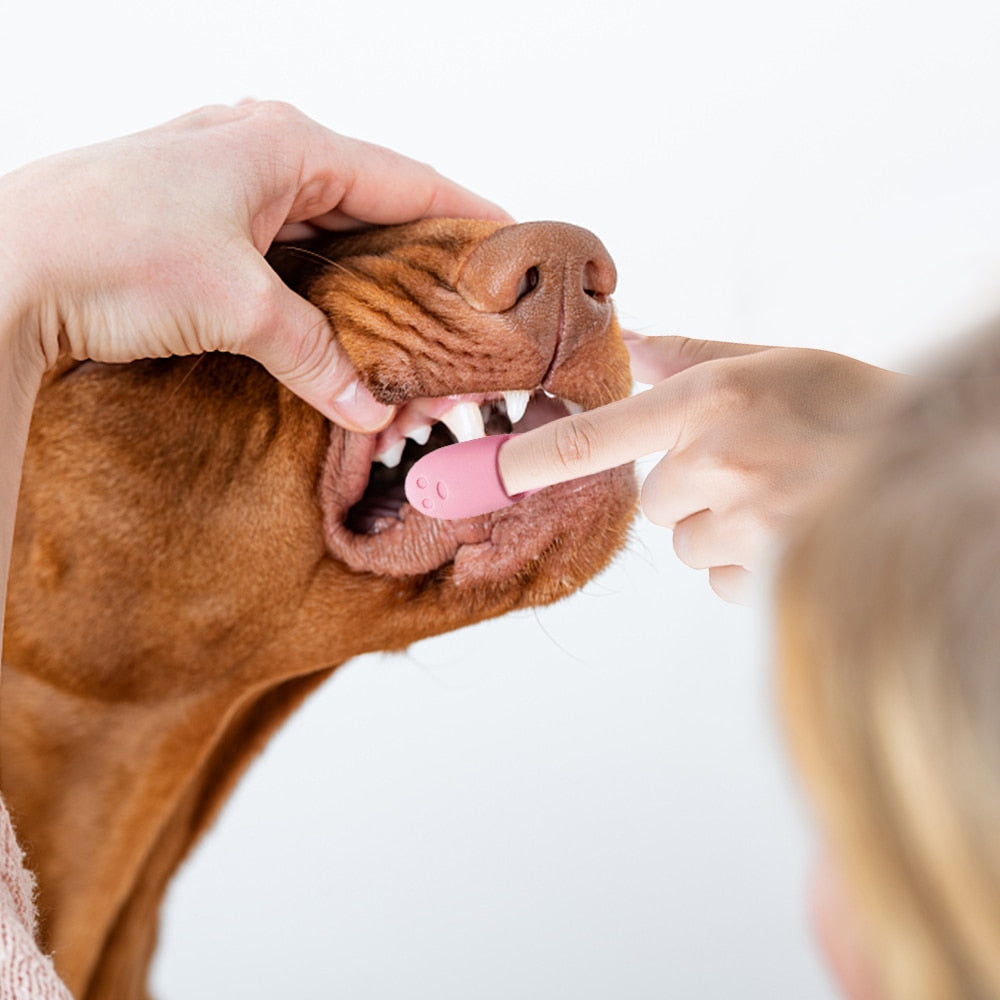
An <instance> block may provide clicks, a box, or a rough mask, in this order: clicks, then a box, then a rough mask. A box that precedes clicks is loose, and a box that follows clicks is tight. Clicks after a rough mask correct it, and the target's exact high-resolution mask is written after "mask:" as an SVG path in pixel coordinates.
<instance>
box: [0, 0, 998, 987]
mask: <svg viewBox="0 0 1000 1000" xmlns="http://www.w3.org/2000/svg"><path fill="white" fill-rule="evenodd" d="M2 32H3V50H4V53H3V59H2V60H0V84H2V86H0V93H2V94H3V95H4V97H3V100H2V107H0V170H7V169H11V168H13V167H15V166H17V165H19V164H21V163H23V162H26V161H28V160H31V159H34V158H36V157H38V156H41V155H43V154H45V153H48V152H52V151H56V150H58V149H62V148H66V147H69V146H73V145H79V144H82V143H86V142H91V141H94V140H97V139H100V138H104V137H109V136H113V135H117V134H120V133H123V132H127V131H132V130H135V129H139V128H142V127H145V126H147V125H151V124H154V123H157V122H159V121H161V120H163V119H165V118H168V117H172V116H174V115H176V114H179V113H182V112H184V111H186V110H189V109H191V108H193V107H195V106H197V105H200V104H203V103H208V102H213V101H222V102H232V101H235V100H238V99H239V98H242V97H244V96H248V95H252V96H256V97H279V98H283V99H286V100H290V101H292V102H294V103H296V104H298V105H299V106H300V107H302V108H303V109H304V110H305V111H307V112H308V113H310V114H311V115H313V116H314V117H316V118H318V119H320V120H321V121H323V122H325V123H326V124H328V125H330V126H331V127H332V128H334V129H336V130H338V131H341V132H344V133H347V134H350V135H356V136H360V137H363V138H367V139H370V140H373V141H377V142H380V143H383V144H385V145H388V146H391V147H394V148H397V149H399V150H401V151H403V152H406V153H409V154H410V155H413V156H415V157H417V158H420V159H424V160H427V161H430V162H432V163H433V164H434V165H435V166H437V167H438V168H439V169H440V170H442V172H444V173H446V174H449V175H451V176H453V177H455V178H456V179H458V180H460V181H462V182H463V183H465V184H466V185H468V186H469V187H472V188H474V189H475V190H478V191H480V192H482V193H483V194H486V195H488V196H490V197H492V198H494V199H495V200H497V201H499V202H500V203H501V204H503V205H504V206H505V207H506V208H507V209H508V210H510V211H511V212H512V213H514V214H515V215H516V216H517V217H518V218H520V219H524V220H527V219H536V218H555V219H563V220H567V221H571V222H575V223H578V224H582V225H586V226H589V227H590V228H592V229H593V230H594V231H596V232H597V233H598V234H599V235H600V236H601V237H602V239H603V240H604V241H605V243H606V244H607V246H608V247H609V249H610V250H611V252H612V254H613V255H614V257H615V259H616V261H617V263H618V267H619V271H620V286H619V292H618V295H617V301H618V304H619V308H620V312H621V315H622V318H623V320H624V322H625V323H626V324H627V325H630V326H632V327H633V328H635V329H639V330H642V331H644V332H647V333H668V332H672V333H683V334H687V335H689V336H694V337H706V338H714V339H731V340H748V341H754V342H768V343H781V344H796V345H812V346H820V347H827V348H832V349H836V350H840V351H843V352H845V353H849V354H854V355H856V356H859V357H862V358H864V359H866V360H868V361H872V362H876V363H880V364H887V365H901V366H902V365H906V364H908V363H909V362H910V361H911V359H912V358H914V357H916V356H917V355H919V353H920V352H921V351H923V350H925V349H926V348H927V346H928V345H931V344H935V343H940V342H943V341H945V340H947V339H948V338H949V337H951V336H953V335H954V334H955V333H957V332H959V331H961V330H964V329H965V328H966V327H967V326H968V325H970V324H971V323H973V322H975V321H977V320H979V319H981V318H983V317H986V316H988V315H990V314H991V313H992V312H993V310H994V308H995V307H996V306H997V304H998V303H1000V287H998V281H997V278H998V275H1000V60H998V58H997V51H998V42H1000V6H998V5H997V4H996V3H995V2H993V0H981V2H978V3H967V2H963V0H947V2H940V3H927V2H921V0H909V2H899V3H888V2H880V0H867V2H864V3H861V2H855V0H837V2H836V3H832V2H830V3H822V4H820V3H811V2H808V0H787V2H779V0H763V2H755V3H749V2H744V0H716V2H704V0H703V2H696V3H694V2H690V0H686V2H683V3H680V2H674V0H671V2H652V0H650V2H647V3H642V2H637V0H620V2H618V3H614V4H597V3H593V2H580V0H577V2H570V0H556V2H547V0H533V2H523V0H513V2H508V3H503V4H501V3H486V4H474V3H471V2H469V0H452V2H449V0H381V2H371V0H353V2H351V3H343V2H338V0H327V2H325V3H320V2H317V0H303V2H294V0H290V2H284V3H280V4H279V3H274V4H266V3H261V2H254V0H241V2H239V3H236V2H232V3H213V2H211V0H170V2H165V0H143V2H142V3H131V4H125V3H120V4H115V3H113V2H112V0H90V2H88V3H75V4H69V3H64V4H52V3H45V2H35V3H19V4H17V5H14V4H8V5H7V7H6V9H5V11H4V17H3V29H2ZM52 196H53V197H54V198H57V197H58V192H53V193H52ZM53 235H54V238H58V234H53ZM774 723H775V720H774V713H773V707H772V702H771V690H770V680H769V668H768V651H767V626H766V616H765V615H764V614H763V613H761V612H750V611H747V610H744V609H738V608H733V607H729V606H726V605H724V604H722V603H721V602H720V601H719V600H718V599H716V598H715V597H714V596H713V595H712V594H711V592H710V590H709V589H708V586H707V583H706V581H705V579H704V576H703V575H701V574H696V573H694V572H693V571H690V570H687V569H685V568H684V567H682V566H680V565H679V564H678V563H677V562H676V560H675V558H674V556H673V553H672V549H671V542H670V536H669V533H667V532H665V531H661V530H657V529H653V528H651V527H650V526H649V525H646V524H643V525H640V526H639V528H638V529H637V531H636V533H635V536H634V539H633V541H632V543H631V545H630V547H629V551H628V552H627V553H626V554H624V555H623V556H622V558H621V559H620V560H619V562H618V563H617V564H616V565H615V566H614V568H613V569H611V570H610V571H609V572H608V573H607V574H606V575H605V576H604V577H602V578H601V579H599V580H597V581H595V582H593V583H592V584H590V585H589V586H587V587H586V588H585V590H584V591H583V592H582V593H580V594H578V595H576V596H575V597H574V598H572V599H571V600H568V601H566V602H564V603H563V604H561V605H559V606H557V607H555V608H551V609H547V610H543V611H539V612H537V613H535V612H529V613H523V614H520V615H515V616H512V617H509V618H507V619H505V620H503V621H499V622H494V623H489V624H486V625H484V626H481V627H477V628H474V629H470V630H467V631H465V632H461V633H458V634H455V635H452V636H447V637H443V638H441V639H439V640H433V641H428V642H424V643H421V644H419V645H418V646H416V647H414V648H413V649H412V651H411V652H410V653H409V654H408V655H406V656H395V657H380V656H372V657H368V658H364V659H362V660H359V661H356V662H354V663H352V664H350V665H349V666H347V667H346V668H344V669H343V670H342V671H340V672H339V674H338V675H336V676H335V678H334V679H333V681H332V682H331V683H330V684H329V685H327V687H326V688H325V689H324V690H323V691H322V692H321V693H320V694H319V695H318V696H316V697H315V698H314V699H313V700H312V701H311V703H309V705H308V706H307V708H306V709H305V710H304V711H303V712H302V713H301V714H300V715H299V716H298V717H297V718H296V719H295V720H294V721H293V722H292V724H290V725H289V726H288V728H287V729H286V730H285V731H284V732H283V733H282V734H281V736H280V738H279V739H277V740H276V741H275V742H274V744H273V745H272V746H271V747H270V749H269V750H268V751H267V753H266V754H265V756H264V757H263V759H262V760H261V761H260V763H259V764H258V765H257V766H256V767H255V769H254V771H253V772H252V774H251V775H250V777H249V778H248V780H247V781H245V782H244V784H243V785H242V787H241V788H240V790H239V792H238V794H237V795H236V797H235V798H234V800H233V801H232V803H231V805H230V807H229V808H228V810H227V811H226V813H225V815H224V816H223V819H222V821H221V822H220V824H219V826H218V828H217V829H216V831H215V832H214V834H213V835H212V836H211V837H210V838H209V839H208V840H207V842H205V844H204V845H203V847H202V848H201V849H200V850H199V852H198V853H197V855H196V856H195V857H194V858H193V860H192V861H191V862H190V864H189V865H188V866H187V867H186V868H185V870H184V872H183V874H182V876H181V878H180V879H179V880H178V882H177V883H176V885H175V889H174V891H173V893H172V895H171V897H170V900H169V906H168V909H167V917H166V920H165V926H164V934H163V946H162V948H161V952H160V957H159V960H158V963H157V966H156V971H155V988H156V993H157V995H158V996H159V997H161V998H162V1000H182V998H183V1000H195V998H206V1000H208V998H213V1000H215V998H220V997H237V996H238V997H241V998H244V1000H253V998H265V997H266V998H273V997H296V998H297V1000H311V998H321V997H322V998H332V997H343V998H351V1000H389V998H397V997H406V998H408V1000H417V998H419V1000H423V998H426V1000H460V998H461V1000H465V998H479V1000H494V998H496V1000H501V998H503V1000H529V998H539V1000H541V998H545V1000H557V998H573V1000H597V998H611V997H614V998H617V1000H646V998H654V997H657V998H660V997H665V998H685V1000H686V998H695V1000H701V998H713V1000H714V998H719V1000H729V998H734V997H740V998H754V1000H756V998H759V1000H775V998H796V1000H824V998H825V1000H829V998H830V997H832V995H833V994H832V991H831V987H830V986H829V984H828V982H827V979H826V976H825V973H824V972H823V971H822V966H821V964H820V962H819V960H818V958H817V957H816V955H815V953H814V951H813V948H812V945H811V943H810V938H809V935H808V932H807V930H806V928H805V925H804V918H803V907H802V890H803V881H804V876H805V871H806V867H807V863H808V858H809V854H810V850H811V846H810V845H811V834H810V830H809V825H808V818H807V815H806V810H805V809H804V808H803V806H802V804H801V802H800V799H799V795H798V792H797V790H796V787H795V783H794V780H793V779H792V777H791V776H790V774H789V773H788V770H787V768H786V765H785V763H784V759H783V757H782V754H781V749H780V745H779V740H778V737H777V735H776V727H775V724H774Z"/></svg>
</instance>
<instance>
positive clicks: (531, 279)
mask: <svg viewBox="0 0 1000 1000" xmlns="http://www.w3.org/2000/svg"><path fill="white" fill-rule="evenodd" d="M538 281H539V274H538V268H537V267H534V266H532V267H529V268H528V270H527V271H525V272H524V274H522V275H521V280H520V281H519V282H518V283H517V293H516V294H517V298H516V301H517V302H520V301H521V299H523V298H524V297H525V295H527V294H528V292H530V291H532V290H533V289H535V288H537V287H538Z"/></svg>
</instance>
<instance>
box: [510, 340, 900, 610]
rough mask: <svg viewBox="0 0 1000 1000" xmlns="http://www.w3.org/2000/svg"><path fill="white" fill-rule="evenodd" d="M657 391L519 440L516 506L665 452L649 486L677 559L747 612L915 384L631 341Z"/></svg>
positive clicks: (825, 366) (853, 368) (687, 343)
mask: <svg viewBox="0 0 1000 1000" xmlns="http://www.w3.org/2000/svg"><path fill="white" fill-rule="evenodd" d="M626 340H627V343H628V347H629V353H630V355H631V358H632V366H633V372H634V374H635V375H636V377H637V378H638V379H639V380H641V381H643V382H649V383H653V386H652V388H651V389H648V390H647V391H645V392H641V393H639V394H638V395H636V396H632V397H630V398H628V399H623V400H620V401H618V402H616V403H612V404H610V405H608V406H603V407H600V408H598V409H595V410H589V411H587V412H585V413H580V414H577V415H575V416H572V417H567V418H564V419H562V420H557V421H554V422H552V423H550V424H546V425H544V426H543V427H539V428H537V429H535V430H533V431H529V432H528V433H525V434H522V435H520V436H519V437H514V438H511V439H510V440H509V441H508V442H507V443H506V444H505V445H504V447H503V448H502V449H501V450H500V453H499V459H498V464H499V471H500V476H501V478H502V480H503V483H504V485H505V488H506V490H507V492H508V493H509V494H510V495H514V494H517V493H521V492H523V491H525V490H530V489H538V488H541V487H544V486H548V485H552V484H553V483H557V482H563V481H565V480H568V479H574V478H578V477H580V476H584V475H588V474H590V473H594V472H598V471H601V470H603V469H609V468H613V467H615V466H617V465H622V464H624V463H625V462H628V461H631V460H633V459H636V458H640V457H642V456H645V455H651V454H654V453H657V452H661V451H666V452H667V454H666V455H665V456H664V457H663V458H661V459H660V460H659V462H657V464H656V465H655V466H654V468H653V469H652V470H651V471H650V473H649V474H648V476H647V477H646V479H645V482H644V483H643V486H642V494H641V503H642V509H643V511H644V512H645V514H646V516H647V517H648V518H649V519H650V520H651V521H652V522H653V523H655V524H659V525H663V526H664V527H667V528H672V529H673V544H674V549H675V551H676V552H677V555H678V556H679V558H680V559H681V560H682V561H683V562H684V563H686V564H687V565H689V566H691V567H693V568H695V569H707V570H708V571H709V580H710V583H711V586H712V589H713V590H714V591H715V592H716V593H717V594H718V595H719V596H720V597H722V598H724V599H725V600H729V601H734V602H740V603H744V602H746V601H748V600H749V598H750V596H751V594H752V586H751V575H752V574H753V573H754V572H757V571H759V570H761V569H762V568H764V567H765V566H766V565H767V562H768V558H769V557H768V553H769V551H770V547H771V544H772V542H773V540H774V539H775V537H776V536H779V535H780V534H781V533H782V532H783V531H784V530H785V529H786V527H787V526H788V525H789V523H790V522H791V521H792V519H793V518H794V517H795V516H796V515H797V514H798V512H799V511H801V510H802V509H803V507H804V506H805V505H806V504H807V503H808V502H809V501H810V500H811V498H812V497H814V496H815V495H816V494H817V493H819V492H820V490H821V489H822V487H823V485H824V484H825V483H826V482H827V481H829V480H830V479H831V478H832V477H833V476H834V475H835V474H836V473H837V471H838V470H839V469H840V468H841V467H842V465H843V464H844V462H845V460H847V459H848V458H849V456H850V454H851V453H852V451H853V450H854V449H856V448H857V447H858V445H859V443H860V441H861V440H862V439H863V438H864V436H865V434H866V433H867V432H868V431H870V430H871V429H873V428H874V426H875V425H876V424H877V423H878V422H879V421H880V420H881V419H882V418H883V416H884V415H886V414H887V413H888V412H889V411H890V409H891V408H892V407H893V406H894V405H895V404H896V403H897V401H898V399H899V397H900V395H901V393H902V391H903V388H904V386H905V385H906V384H907V383H908V381H909V379H908V377H907V376H904V375H899V374H897V373H893V372H888V371H885V370H883V369H879V368H874V367H872V366H871V365H867V364H864V363H863V362H860V361H856V360H854V359H852V358H848V357H845V356H843V355H840V354H833V353H829V352H826V351H816V350H808V349H799V348H769V347H755V346H751V345H747V344H726V343H715V342H712V341H698V340H688V339H686V338H682V337H640V336H638V335H636V334H629V335H627V337H626Z"/></svg>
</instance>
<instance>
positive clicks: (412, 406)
mask: <svg viewBox="0 0 1000 1000" xmlns="http://www.w3.org/2000/svg"><path fill="white" fill-rule="evenodd" d="M583 409H584V407H583V406H582V405H581V404H579V403H576V402H575V401H573V400H568V399H562V398H559V397H557V396H554V395H552V394H551V393H549V392H547V391H546V390H544V389H542V388H535V389H533V390H523V389H521V390H507V391H496V392H487V393H464V394H461V395H454V396H438V397H422V398H419V399H414V400H411V401H410V402H408V403H407V404H405V405H404V406H403V407H401V408H400V410H399V411H398V412H397V414H396V417H395V419H394V420H393V423H392V424H390V426H389V427H388V428H386V429H385V430H384V431H382V432H381V433H380V434H378V435H376V436H372V435H359V434H352V433H349V432H347V431H344V430H342V429H341V428H338V427H331V437H330V449H329V452H328V454H327V459H326V463H325V467H324V469H323V472H322V475H321V480H320V502H321V506H322V509H323V522H324V533H325V536H326V542H327V547H328V549H329V551H330V553H331V554H332V555H333V556H335V557H336V558H338V559H339V560H341V561H342V562H344V563H346V564H347V565H348V566H349V567H350V568H352V569H354V570H356V571H360V572H374V573H379V574H384V575H388V576H394V577H408V576H415V575H421V574H426V573H430V572H433V571H435V570H438V569H440V568H441V567H442V566H445V565H447V564H449V563H455V564H456V567H457V566H458V564H459V563H460V562H461V563H462V567H463V568H464V569H465V570H466V572H467V574H468V572H470V571H471V572H472V575H473V576H476V577H479V576H481V575H486V576H499V575H505V576H506V575H510V574H511V573H514V572H516V571H517V570H518V569H520V568H521V566H523V565H524V563H525V562H526V561H528V560H530V559H532V558H536V557H537V556H538V555H539V554H540V553H541V552H542V551H543V550H544V548H545V547H546V546H548V545H550V544H551V542H552V536H553V534H554V533H555V528H556V525H557V524H558V523H563V522H565V521H566V520H567V519H569V520H572V519H573V517H574V511H573V504H574V501H573V499H572V498H571V497H570V495H571V494H572V495H574V496H576V497H579V496H585V495H586V494H587V493H588V492H590V493H591V503H592V502H593V499H594V498H593V496H592V491H593V490H595V489H599V488H600V482H601V480H602V477H603V476H607V475H608V474H601V475H599V476H590V477H587V478H586V479H582V480H577V481H575V482H574V483H567V484H563V485H562V486H557V487H552V488H551V489H549V490H544V491H542V492H541V493H539V494H536V495H535V496H533V497H531V498H529V499H528V500H525V501H522V502H521V503H520V504H517V505H515V507H511V508H507V509H506V510H502V511H497V512H495V513H492V514H485V515H482V516H480V517H474V518H466V519H463V520H458V521H439V520H434V519H431V518H428V517H425V516H424V515H423V514H421V513H419V512H418V511H416V510H414V509H413V508H412V507H411V506H410V505H409V504H408V503H407V501H406V496H405V493H404V481H405V478H406V473H407V471H408V470H409V469H410V467H411V466H412V465H413V464H414V462H416V461H417V460H418V459H419V458H421V457H422V456H424V455H426V454H428V453H429V452H431V451H433V450H435V449H436V448H440V447H443V446H445V445H448V444H453V443H455V442H456V441H468V440H472V439H474V438H479V437H483V436H485V435H490V434H509V433H511V432H514V433H523V432H524V431H528V430H531V429H533V428H535V427H539V426H541V425H542V424H545V423H548V422H550V421H552V420H557V419H559V418H560V417H564V416H567V415H569V414H571V413H577V412H580V411H581V410H583ZM526 519H529V520H531V522H532V528H533V529H534V530H529V529H528V528H527V527H526V524H525V521H526ZM517 524H521V525H522V526H524V529H523V530H520V529H516V528H515V527H514V526H515V525H517ZM474 566H477V567H478V570H473V567H474Z"/></svg>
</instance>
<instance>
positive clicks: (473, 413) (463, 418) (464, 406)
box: [441, 401, 486, 441]
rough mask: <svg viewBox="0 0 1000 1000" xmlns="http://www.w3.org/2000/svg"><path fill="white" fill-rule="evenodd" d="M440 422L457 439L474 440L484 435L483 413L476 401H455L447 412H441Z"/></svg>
mask: <svg viewBox="0 0 1000 1000" xmlns="http://www.w3.org/2000/svg"><path fill="white" fill-rule="evenodd" d="M441 423H443V424H444V425H445V427H447V428H448V430H450V431H451V433H452V434H454V435H455V437H456V439H457V440H458V441H475V440H476V439H477V438H481V437H486V427H485V425H484V424H483V414H482V412H481V411H480V409H479V405H478V404H477V403H470V402H464V401H463V402H459V403H456V404H455V405H454V406H453V407H452V408H451V409H450V410H448V411H447V413H443V414H441Z"/></svg>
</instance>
